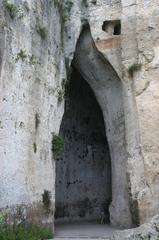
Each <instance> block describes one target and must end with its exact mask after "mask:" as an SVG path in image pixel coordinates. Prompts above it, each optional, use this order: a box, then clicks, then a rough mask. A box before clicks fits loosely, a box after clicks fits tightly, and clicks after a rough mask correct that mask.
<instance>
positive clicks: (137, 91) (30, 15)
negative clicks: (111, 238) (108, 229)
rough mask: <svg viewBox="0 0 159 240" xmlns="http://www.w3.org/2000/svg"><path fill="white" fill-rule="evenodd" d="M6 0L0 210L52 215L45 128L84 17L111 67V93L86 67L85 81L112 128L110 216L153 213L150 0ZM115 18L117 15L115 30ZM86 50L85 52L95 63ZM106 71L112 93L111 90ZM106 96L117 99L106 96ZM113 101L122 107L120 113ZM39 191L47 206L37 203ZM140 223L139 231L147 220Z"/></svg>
mask: <svg viewBox="0 0 159 240" xmlns="http://www.w3.org/2000/svg"><path fill="white" fill-rule="evenodd" d="M10 3H13V4H14V5H15V6H16V14H15V16H14V17H12V14H11V12H9V11H10V10H7V8H6V7H5V2H4V1H2V0H1V1H0V102H1V103H0V155H1V160H0V183H1V184H0V209H3V210H4V209H7V212H8V214H11V215H12V216H13V217H16V216H17V212H18V209H19V208H20V209H21V212H22V215H24V216H25V218H27V219H29V220H33V221H34V222H37V221H38V222H39V221H40V222H43V223H50V224H52V223H53V222H54V220H53V219H54V211H55V175H56V174H55V158H54V154H52V151H51V140H52V132H56V133H58V132H59V129H60V125H61V121H62V117H63V113H64V87H63V86H64V83H65V82H66V78H67V76H66V72H67V73H68V72H69V65H70V63H71V62H72V60H73V56H74V53H75V49H76V44H77V42H78V38H79V36H80V32H81V29H82V26H83V23H84V22H85V20H87V21H88V23H89V25H90V30H91V35H92V41H93V42H94V44H95V46H96V48H97V49H98V51H99V53H102V54H103V55H102V57H103V58H105V60H104V61H107V62H108V64H107V66H106V68H107V69H108V68H109V67H110V68H111V69H113V73H114V72H116V73H114V75H113V74H112V75H110V85H109V87H110V88H109V89H110V91H109V89H107V88H106V89H105V82H104V83H103V85H102V86H103V88H102V87H101V86H100V87H99V85H98V81H97V80H101V81H103V80H104V78H100V73H99V75H98V76H96V75H93V74H92V79H93V77H94V79H93V80H94V82H93V81H92V80H91V81H90V82H89V84H90V85H91V84H92V89H94V93H95V95H96V97H97V98H98V100H99V101H100V104H101V108H102V111H103V116H104V120H105V123H106V129H107V128H108V129H109V127H110V126H111V128H110V132H107V137H108V144H109V147H110V148H111V151H110V152H111V155H112V156H111V157H112V159H113V164H114V166H113V168H112V170H113V172H112V174H113V176H114V177H113V180H114V185H113V190H114V195H113V200H114V201H113V202H112V205H111V208H110V209H111V212H112V213H113V212H114V213H113V214H112V215H111V216H112V217H111V219H112V220H111V221H112V223H114V224H119V225H125V227H130V225H131V226H132V225H136V224H142V223H144V222H146V221H148V220H150V219H151V218H152V216H154V215H156V214H158V211H159V201H158V199H159V157H158V156H159V141H158V139H159V114H158V113H159V91H158V89H159V81H158V75H159V27H158V25H159V24H158V22H159V11H158V9H159V3H158V1H156V0H152V1H149V0H140V1H139V0H121V1H120V0H97V1H92V0H87V1H82V0H81V1H70V0H65V1H63V4H64V5H63V7H61V5H60V4H57V3H59V1H52V0H50V1H49V0H47V1H46V0H41V1H36V0H26V1H24V0H16V1H14V0H13V1H11V2H10ZM114 20H115V21H116V22H118V23H121V33H120V29H119V28H118V27H119V26H115V25H114ZM109 22H110V24H109ZM115 27H116V30H115ZM87 50H88V52H87V57H89V59H91V57H92V61H94V62H95V59H94V55H92V54H91V52H89V50H90V49H89V48H88V49H87ZM100 56H101V55H100ZM106 59H107V60H106ZM83 60H85V59H84V57H83ZM87 60H88V59H87ZM85 63H86V64H88V61H86V60H85ZM97 63H98V61H97ZM81 66H82V63H80V66H79V68H80V67H81ZM92 66H94V65H92ZM108 66H109V67H108ZM139 66H140V67H139ZM85 67H86V69H87V65H86V66H85ZM88 69H89V68H88ZM130 69H131V74H130ZM94 70H95V68H94ZM82 72H84V70H83V68H82ZM97 72H98V69H97V71H96V73H97ZM105 72H106V70H105ZM85 74H87V76H86V78H87V79H90V77H89V76H88V73H85ZM101 75H102V74H101ZM114 76H115V78H116V79H119V81H120V83H119V82H118V84H119V85H120V86H119V89H120V91H116V94H114V95H112V87H114V88H115V86H114V85H113V84H112V83H113V81H111V80H112V78H113V79H114ZM107 77H108V78H107V80H109V76H107ZM107 80H106V81H107ZM107 94H110V95H109V97H110V98H109V101H108V99H107ZM61 96H62V97H61ZM113 96H114V98H113ZM117 98H118V99H119V101H118V100H114V99H117ZM110 99H111V103H113V101H115V102H116V103H117V104H116V103H115V104H110ZM107 104H108V106H107ZM118 104H119V105H118ZM117 105H118V106H119V108H120V109H122V110H121V111H119V112H120V113H122V114H120V116H119V118H118V116H116V115H118V114H117V112H118V111H116V110H115V109H116V106H117ZM120 106H121V107H120ZM113 107H114V108H113ZM107 111H108V114H107ZM108 115H109V116H111V117H108ZM121 115H122V117H121ZM112 119H114V121H112ZM119 119H122V124H121V126H120V127H119V125H118V124H119V122H118V120H119ZM112 129H115V130H114V132H113V131H112ZM117 133H119V134H117ZM115 136H116V137H117V138H116V139H115ZM113 143H114V145H113ZM115 144H116V146H115ZM120 144H121V145H120ZM116 147H117V148H118V151H116ZM123 156H124V157H123ZM117 161H119V162H120V163H121V164H119V162H118V164H119V165H116V162H117ZM116 166H118V167H119V168H118V167H117V168H116ZM118 169H119V170H120V171H118ZM122 169H123V172H122ZM118 184H119V185H118ZM120 189H121V191H119V190H120ZM46 192H47V196H48V198H49V199H50V206H49V208H48V209H46V208H45V204H44V202H43V200H44V199H43V194H44V193H46ZM118 203H120V204H119V206H117V204H118ZM125 203H126V205H125ZM120 206H121V209H120ZM124 206H125V207H124ZM118 210H119V211H118ZM120 211H121V212H122V214H120ZM125 211H126V213H127V214H126V215H125V216H126V217H125V216H124V212H125ZM116 216H117V218H116ZM127 216H128V218H127ZM126 219H128V221H127V220H126ZM144 226H147V227H144ZM144 226H142V227H141V228H139V231H140V229H143V230H144V228H149V227H151V226H153V223H151V225H149V224H148V225H144ZM152 229H153V228H152ZM132 231H135V230H132ZM137 231H138V230H137ZM124 234H127V232H125V233H124ZM131 234H133V232H130V235H131ZM117 236H121V235H120V233H119V235H116V237H117ZM130 237H131V236H130ZM118 239H119V238H118ZM123 239H124V235H123ZM125 239H126V238H125Z"/></svg>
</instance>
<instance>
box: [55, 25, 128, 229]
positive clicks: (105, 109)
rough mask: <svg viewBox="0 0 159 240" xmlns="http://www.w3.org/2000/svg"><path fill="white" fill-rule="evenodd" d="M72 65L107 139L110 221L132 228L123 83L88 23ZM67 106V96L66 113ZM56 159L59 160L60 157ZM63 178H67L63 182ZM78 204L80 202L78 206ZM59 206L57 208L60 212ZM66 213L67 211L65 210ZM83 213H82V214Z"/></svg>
mask: <svg viewBox="0 0 159 240" xmlns="http://www.w3.org/2000/svg"><path fill="white" fill-rule="evenodd" d="M72 65H73V69H74V73H73V74H77V72H78V74H79V76H80V77H79V78H81V79H83V80H84V81H85V82H86V83H87V84H88V86H89V87H90V88H91V90H92V92H93V94H94V97H95V99H96V100H97V103H98V105H99V109H100V110H101V115H102V117H103V124H104V128H105V130H104V131H105V139H106V142H108V144H105V147H106V148H107V149H108V150H107V154H108V155H109V156H108V159H109V160H110V159H111V163H109V166H111V169H110V168H109V171H111V174H109V177H110V176H111V180H110V179H109V180H108V178H107V180H108V182H109V183H110V184H111V188H109V191H110V197H109V201H108V202H109V204H107V210H109V217H110V222H111V223H112V224H113V225H116V226H121V227H125V228H127V227H131V226H132V216H131V210H130V202H129V193H128V184H127V169H126V167H127V151H126V140H125V119H124V106H123V96H122V82H121V80H120V78H119V76H118V75H117V73H116V71H115V70H114V68H113V67H112V66H111V64H110V63H109V61H107V60H106V58H105V57H104V56H103V55H102V54H101V53H100V52H99V51H98V50H97V48H96V46H95V43H94V41H93V39H92V36H91V31H90V27H89V25H88V24H85V25H84V26H83V28H82V31H81V34H80V37H79V39H78V42H77V45H76V50H75V54H74V59H73V61H72ZM86 83H85V84H86ZM67 107H68V106H67V98H66V106H65V113H66V109H67ZM64 117H65V114H64ZM64 117H63V120H64ZM66 125H67V124H66ZM67 127H68V126H67ZM58 160H59V161H60V159H58ZM57 167H58V164H57ZM57 167H56V174H57V177H56V213H57V209H59V208H58V207H59V206H58V202H59V200H58V194H59V187H57V181H61V180H60V178H62V175H61V174H59V170H58V169H57ZM70 167H71V165H70ZM64 171H66V172H67V173H68V172H69V169H68V168H65V169H63V168H61V170H60V173H62V172H63V176H64ZM66 172H65V173H66ZM58 174H59V175H58ZM67 177H68V176H67ZM65 180H66V179H64V180H63V181H65ZM70 185H71V181H70V182H69V186H70ZM110 189H111V190H110ZM60 194H62V193H60ZM88 200H89V198H88V199H85V202H84V204H85V207H86V208H87V207H88V206H89V205H90V202H89V201H88ZM110 200H111V203H110ZM80 204H81V203H79V205H80ZM61 209H62V208H61ZM61 209H59V211H60V210H61ZM65 210H66V208H65ZM59 211H58V212H59ZM62 211H64V209H62ZM66 212H67V211H66ZM58 214H60V213H58ZM58 214H57V215H58ZM66 214H68V212H67V213H66ZM81 214H82V213H81ZM83 215H85V214H84V213H83ZM81 216H82V215H81Z"/></svg>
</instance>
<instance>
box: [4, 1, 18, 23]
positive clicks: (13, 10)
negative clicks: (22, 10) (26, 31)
mask: <svg viewBox="0 0 159 240" xmlns="http://www.w3.org/2000/svg"><path fill="white" fill-rule="evenodd" d="M4 6H5V9H6V11H7V12H8V13H9V15H10V17H11V18H12V19H13V18H14V17H15V16H16V13H17V12H18V9H17V7H16V5H15V4H13V3H9V2H8V1H5V3H4Z"/></svg>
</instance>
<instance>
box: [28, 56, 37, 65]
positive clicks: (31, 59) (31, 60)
mask: <svg viewBox="0 0 159 240" xmlns="http://www.w3.org/2000/svg"><path fill="white" fill-rule="evenodd" d="M36 63H37V61H36V57H35V56H34V54H32V55H31V56H29V64H30V65H34V64H36Z"/></svg>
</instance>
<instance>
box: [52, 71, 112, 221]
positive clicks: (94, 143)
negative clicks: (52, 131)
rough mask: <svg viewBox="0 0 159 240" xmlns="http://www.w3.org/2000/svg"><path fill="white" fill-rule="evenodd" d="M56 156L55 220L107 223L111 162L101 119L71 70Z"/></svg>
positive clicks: (93, 100)
mask: <svg viewBox="0 0 159 240" xmlns="http://www.w3.org/2000/svg"><path fill="white" fill-rule="evenodd" d="M60 135H62V136H63V138H64V147H63V150H62V152H61V153H60V154H59V155H58V156H57V157H56V212H55V218H56V220H62V221H64V220H66V221H75V220H99V221H100V222H109V205H110V202H111V199H112V189H111V161H110V154H109V147H108V143H107V139H106V133H105V125H104V119H103V115H102V111H101V109H100V107H99V104H98V102H97V100H96V98H95V96H94V94H93V91H92V89H91V88H90V86H89V85H88V83H87V82H86V81H85V80H84V79H83V77H82V76H81V74H80V73H79V72H78V71H77V70H76V69H75V68H73V70H72V75H71V80H70V82H69V84H68V86H67V94H66V100H65V112H64V116H63V119H62V123H61V127H60Z"/></svg>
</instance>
